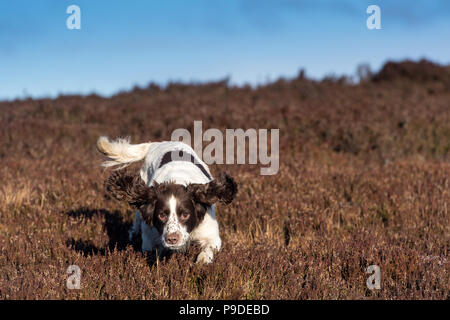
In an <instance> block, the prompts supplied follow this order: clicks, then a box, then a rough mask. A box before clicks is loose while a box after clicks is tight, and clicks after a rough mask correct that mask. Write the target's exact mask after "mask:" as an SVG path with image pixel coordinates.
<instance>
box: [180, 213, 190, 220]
mask: <svg viewBox="0 0 450 320" xmlns="http://www.w3.org/2000/svg"><path fill="white" fill-rule="evenodd" d="M189 216H190V214H189V212H183V213H182V214H181V219H183V220H186V219H187V218H189Z"/></svg>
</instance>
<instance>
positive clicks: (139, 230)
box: [97, 137, 237, 263]
mask: <svg viewBox="0 0 450 320" xmlns="http://www.w3.org/2000/svg"><path fill="white" fill-rule="evenodd" d="M97 149H98V150H99V151H100V152H101V153H102V154H104V155H105V156H106V157H107V158H108V160H107V161H105V162H104V163H103V166H105V167H110V166H117V165H121V168H123V167H126V166H127V165H129V164H131V163H133V162H136V161H140V160H144V164H143V166H142V168H141V170H140V174H139V175H138V174H136V175H131V174H129V173H126V172H125V170H118V171H115V172H114V173H113V174H112V175H111V176H110V177H109V179H108V180H107V181H106V190H107V191H108V192H109V194H110V195H111V196H113V197H114V198H116V199H118V200H121V201H126V202H128V203H129V204H130V205H131V206H133V207H134V208H136V209H137V210H136V212H135V220H134V225H133V227H132V228H131V230H130V231H129V237H130V240H131V239H132V238H133V237H134V236H138V235H139V234H140V235H141V237H142V251H143V252H145V251H149V252H150V251H152V250H153V249H158V253H159V254H160V256H162V254H164V253H165V252H167V251H168V250H173V251H181V250H185V249H186V248H187V247H188V245H189V244H190V243H191V242H196V243H198V244H199V245H200V247H201V251H200V253H199V255H198V256H197V262H199V263H211V262H212V260H213V255H214V251H219V250H220V247H221V240H220V236H219V225H218V223H217V220H216V214H215V203H217V202H221V203H224V204H229V203H231V201H233V199H234V197H235V195H236V192H237V186H236V183H235V181H234V180H233V178H232V177H231V176H229V175H228V174H226V173H221V174H219V176H218V177H217V178H215V179H214V178H213V177H212V176H211V173H210V171H209V168H208V166H207V165H206V164H205V163H204V162H203V161H202V160H201V159H200V158H199V157H198V155H197V154H196V153H195V152H194V150H193V149H192V148H191V147H190V146H188V145H187V144H184V143H182V142H175V141H164V142H151V143H150V142H149V143H142V144H130V143H129V140H126V139H117V140H116V141H110V140H109V139H108V138H107V137H100V138H99V139H98V141H97ZM121 168H120V169H121Z"/></svg>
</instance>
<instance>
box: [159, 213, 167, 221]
mask: <svg viewBox="0 0 450 320" xmlns="http://www.w3.org/2000/svg"><path fill="white" fill-rule="evenodd" d="M158 218H159V220H162V221H164V220H166V219H167V214H166V213H165V212H160V213H158Z"/></svg>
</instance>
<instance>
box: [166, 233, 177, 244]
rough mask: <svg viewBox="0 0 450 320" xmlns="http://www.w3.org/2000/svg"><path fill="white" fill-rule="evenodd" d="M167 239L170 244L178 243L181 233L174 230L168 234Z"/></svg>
mask: <svg viewBox="0 0 450 320" xmlns="http://www.w3.org/2000/svg"><path fill="white" fill-rule="evenodd" d="M165 239H166V242H167V243H168V244H177V242H178V240H180V234H179V233H178V232H173V233H171V234H168V235H166V238H165Z"/></svg>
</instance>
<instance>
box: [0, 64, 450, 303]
mask: <svg viewBox="0 0 450 320" xmlns="http://www.w3.org/2000/svg"><path fill="white" fill-rule="evenodd" d="M448 75H449V71H448V68H447V69H445V68H444V67H440V66H436V65H433V64H430V63H428V62H424V61H423V62H421V63H418V64H416V63H404V64H388V65H387V66H386V68H385V69H383V70H382V72H380V73H379V74H377V75H375V76H374V79H373V80H372V81H366V82H364V83H361V84H358V85H351V84H348V83H347V82H346V81H345V79H326V80H324V81H321V82H315V81H311V80H308V79H305V78H304V77H303V76H301V75H300V76H299V77H298V78H296V79H292V80H289V81H288V80H283V79H281V80H279V81H277V82H275V83H272V84H269V85H267V86H262V87H260V88H257V89H251V88H249V87H243V88H237V87H230V86H228V85H227V83H226V82H217V83H209V84H205V85H182V84H172V85H170V86H168V87H167V88H165V89H162V88H159V87H158V86H155V85H150V86H149V87H148V88H144V89H140V88H136V89H135V90H133V91H132V92H128V93H121V94H118V95H116V96H114V97H113V98H111V99H103V98H101V97H98V96H88V97H80V96H63V97H59V98H58V99H54V100H50V99H42V100H31V99H28V100H23V101H14V102H3V103H0V110H1V112H0V126H1V127H2V132H3V133H2V135H0V145H1V148H0V159H1V163H2V166H1V167H0V179H1V182H2V183H1V186H0V250H1V253H0V270H1V272H0V296H1V297H2V298H6V299H18V298H24V299H80V298H81V299H197V298H200V299H220V298H224V299H229V298H233V299H366V298H368V299H373V298H376V299H377V298H382V299H449V298H450V290H449V287H450V279H449V269H450V268H449V264H448V253H449V246H450V224H449V221H450V215H449V204H450V190H449V184H450V182H449V179H450V178H449V177H450V162H449V159H450V108H449V106H450V80H449V76H448ZM194 120H202V121H203V126H204V129H207V128H212V127H215V128H219V129H225V128H244V129H245V128H280V151H281V154H280V171H279V173H278V174H277V175H275V176H270V177H269V176H260V175H259V166H250V165H234V166H215V167H213V172H217V171H218V170H227V171H229V172H230V173H232V174H233V175H234V176H235V177H236V179H237V181H238V183H239V187H240V190H239V193H238V196H237V199H236V201H235V202H234V203H233V204H232V205H231V206H228V207H223V206H222V207H219V209H218V212H219V213H218V218H219V223H220V227H221V235H222V239H223V243H224V246H223V250H222V251H221V252H220V253H219V254H218V255H217V257H216V260H215V263H213V264H212V265H209V266H198V265H195V264H194V263H193V260H194V259H193V256H194V254H195V250H194V249H193V250H192V251H191V252H190V253H189V254H188V255H181V254H178V255H174V256H172V257H170V258H168V259H167V260H164V261H159V262H157V263H151V262H150V261H149V259H147V258H146V257H145V256H143V255H142V254H141V253H140V251H139V245H138V244H130V243H128V242H127V229H128V228H129V227H130V224H131V222H132V210H131V208H129V207H127V206H126V205H124V204H120V203H118V202H116V201H113V200H110V199H107V198H105V196H104V191H103V181H104V179H105V178H106V177H107V176H108V175H109V172H104V171H103V170H102V169H101V168H100V166H99V164H100V162H101V160H102V159H101V157H100V155H99V154H97V152H96V150H95V147H94V145H95V141H96V139H97V137H98V136H99V135H109V136H111V137H116V136H128V135H129V136H131V137H132V141H133V142H142V141H146V140H155V141H157V140H166V139H170V134H171V132H172V130H174V129H176V128H188V129H190V128H192V126H193V121H194ZM71 264H76V265H78V266H80V268H81V270H82V272H83V273H82V289H81V290H72V291H71V290H68V289H67V288H66V279H67V275H66V273H65V272H66V269H67V267H68V266H69V265H71ZM371 264H377V265H379V266H380V268H381V272H382V286H381V290H378V291H370V290H368V289H367V288H366V285H365V282H366V279H367V277H368V275H366V274H365V269H366V268H367V267H368V266H369V265H371Z"/></svg>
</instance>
